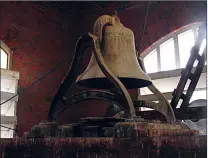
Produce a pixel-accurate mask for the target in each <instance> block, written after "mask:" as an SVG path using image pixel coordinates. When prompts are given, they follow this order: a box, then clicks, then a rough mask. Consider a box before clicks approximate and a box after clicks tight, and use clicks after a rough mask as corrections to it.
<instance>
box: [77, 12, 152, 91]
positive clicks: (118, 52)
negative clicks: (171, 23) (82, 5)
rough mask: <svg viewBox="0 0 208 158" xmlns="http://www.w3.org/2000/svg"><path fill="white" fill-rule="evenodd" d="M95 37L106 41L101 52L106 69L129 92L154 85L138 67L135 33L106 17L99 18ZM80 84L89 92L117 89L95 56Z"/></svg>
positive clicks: (80, 78)
mask: <svg viewBox="0 0 208 158" xmlns="http://www.w3.org/2000/svg"><path fill="white" fill-rule="evenodd" d="M107 24H108V25H107ZM99 29H100V30H99ZM94 34H95V35H97V36H99V37H100V40H101V41H102V42H101V43H102V44H101V50H102V55H103V58H104V61H105V63H106V65H107V66H108V67H109V69H110V70H111V71H112V72H113V73H114V75H115V76H117V77H118V78H119V79H120V81H121V82H122V83H123V84H124V86H125V87H126V88H128V89H132V88H141V87H146V86H149V85H151V84H152V82H151V79H150V77H149V76H148V75H147V74H146V73H144V72H143V71H142V69H141V67H140V65H139V63H138V60H137V56H136V50H135V42H134V34H133V32H132V31H131V30H130V29H128V28H126V27H124V26H123V24H121V23H120V20H119V18H118V17H117V16H108V15H103V16H101V17H100V18H98V19H97V20H96V22H95V24H94ZM77 84H78V85H81V86H85V87H88V88H99V89H111V88H114V86H113V85H112V83H111V82H110V81H109V80H108V79H107V77H106V76H105V75H104V74H103V72H102V71H101V69H100V68H99V66H98V64H97V61H96V59H95V56H94V55H93V54H92V56H91V59H90V62H89V65H88V67H87V68H86V70H85V71H84V72H83V73H82V74H81V75H80V76H79V77H78V78H77Z"/></svg>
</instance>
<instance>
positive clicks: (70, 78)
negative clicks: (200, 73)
mask: <svg viewBox="0 0 208 158" xmlns="http://www.w3.org/2000/svg"><path fill="white" fill-rule="evenodd" d="M86 43H87V44H86ZM89 46H92V47H93V50H94V51H93V53H94V55H95V58H96V60H97V62H98V65H99V67H100V68H101V70H102V72H103V73H104V74H105V75H106V77H107V78H108V79H109V80H110V81H111V82H112V83H113V84H114V85H115V86H116V88H117V89H118V90H119V92H120V93H121V94H122V96H121V97H124V100H123V104H122V105H123V107H124V108H125V114H126V117H128V118H132V117H134V116H136V114H135V109H134V106H133V102H132V100H131V97H130V95H129V93H128V91H127V89H126V88H125V87H124V85H123V84H122V83H121V81H120V80H119V79H118V78H117V77H116V76H115V75H114V74H113V73H112V72H111V71H110V69H109V68H108V67H107V65H106V64H105V62H104V59H103V57H102V54H101V50H100V45H99V40H98V39H97V37H95V36H93V35H92V34H90V33H88V34H87V35H84V36H82V37H81V38H79V40H78V42H77V44H76V49H75V56H74V58H73V61H72V65H71V67H70V69H69V71H68V73H67V75H66V77H65V78H64V80H63V81H62V83H61V86H60V87H59V88H58V90H57V92H56V95H55V96H54V98H53V100H52V104H51V106H50V109H49V114H48V121H52V120H53V113H54V109H55V107H56V104H57V103H58V101H60V100H63V96H64V95H65V94H66V92H67V90H68V89H69V88H70V86H71V85H72V83H73V82H74V81H75V80H76V78H77V76H78V72H79V71H78V70H79V68H80V64H81V61H82V59H83V53H84V50H85V49H86V48H87V47H89Z"/></svg>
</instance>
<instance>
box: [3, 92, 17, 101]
mask: <svg viewBox="0 0 208 158" xmlns="http://www.w3.org/2000/svg"><path fill="white" fill-rule="evenodd" d="M14 95H15V94H14V93H9V92H2V91H1V102H3V101H4V100H7V99H9V98H11V97H13V96H14ZM11 101H15V102H18V96H16V97H14V98H12V99H11Z"/></svg>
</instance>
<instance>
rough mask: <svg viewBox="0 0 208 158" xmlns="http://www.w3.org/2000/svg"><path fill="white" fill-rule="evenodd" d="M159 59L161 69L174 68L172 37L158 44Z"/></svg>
mask: <svg viewBox="0 0 208 158" xmlns="http://www.w3.org/2000/svg"><path fill="white" fill-rule="evenodd" d="M160 59H161V70H162V71H167V70H173V69H176V64H175V48H174V41H173V39H170V40H168V41H167V42H165V43H163V44H162V45H161V46H160Z"/></svg>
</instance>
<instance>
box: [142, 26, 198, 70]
mask: <svg viewBox="0 0 208 158" xmlns="http://www.w3.org/2000/svg"><path fill="white" fill-rule="evenodd" d="M201 24H202V22H197V23H191V24H189V25H186V26H183V27H180V28H179V29H177V30H175V31H172V32H171V33H169V34H167V35H166V36H164V37H161V38H160V39H159V40H157V41H156V42H155V43H153V44H152V45H150V46H149V47H148V48H147V49H145V50H144V51H143V52H142V53H141V60H144V58H145V57H146V56H148V54H149V53H151V52H152V51H153V50H154V49H156V50H157V60H158V61H157V62H158V72H161V58H160V46H161V45H162V44H163V43H165V42H166V41H168V40H170V39H171V38H173V41H174V48H175V61H176V69H180V68H181V64H180V62H181V61H180V53H179V43H178V35H179V34H181V33H184V32H186V31H188V30H192V31H193V33H194V39H195V40H196V37H197V28H199V27H200V26H201Z"/></svg>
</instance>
